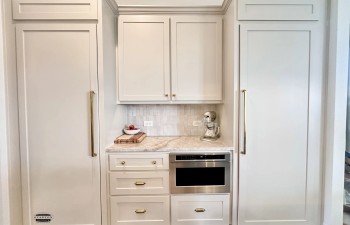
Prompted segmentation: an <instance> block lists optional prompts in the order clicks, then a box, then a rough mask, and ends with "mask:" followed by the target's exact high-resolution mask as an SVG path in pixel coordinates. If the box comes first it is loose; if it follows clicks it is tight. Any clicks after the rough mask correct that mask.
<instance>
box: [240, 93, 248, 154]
mask: <svg viewBox="0 0 350 225" xmlns="http://www.w3.org/2000/svg"><path fill="white" fill-rule="evenodd" d="M242 93H243V116H244V119H243V151H241V154H242V155H245V154H247V90H242Z"/></svg>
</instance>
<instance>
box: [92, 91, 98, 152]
mask: <svg viewBox="0 0 350 225" xmlns="http://www.w3.org/2000/svg"><path fill="white" fill-rule="evenodd" d="M94 97H95V91H90V139H91V140H90V141H91V156H92V157H95V156H97V154H96V153H95V142H94Z"/></svg>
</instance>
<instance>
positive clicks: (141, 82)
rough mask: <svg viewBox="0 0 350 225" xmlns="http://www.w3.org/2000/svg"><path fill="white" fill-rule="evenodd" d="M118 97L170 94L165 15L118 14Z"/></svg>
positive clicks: (129, 98)
mask: <svg viewBox="0 0 350 225" xmlns="http://www.w3.org/2000/svg"><path fill="white" fill-rule="evenodd" d="M118 30H119V33H118V56H119V100H120V101H159V102H166V101H168V100H169V98H170V70H169V57H170V56H169V17H165V16H120V17H119V29H118Z"/></svg>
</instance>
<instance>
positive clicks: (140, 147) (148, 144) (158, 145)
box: [107, 136, 233, 152]
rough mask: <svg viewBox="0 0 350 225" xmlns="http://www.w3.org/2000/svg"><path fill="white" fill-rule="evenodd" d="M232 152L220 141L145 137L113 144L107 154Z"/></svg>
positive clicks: (194, 137) (195, 138) (196, 138)
mask: <svg viewBox="0 0 350 225" xmlns="http://www.w3.org/2000/svg"><path fill="white" fill-rule="evenodd" d="M197 150H198V151H232V150H233V147H232V146H230V145H228V144H225V143H224V142H223V141H222V140H220V139H218V140H216V141H211V142H208V141H201V140H200V139H199V137H198V136H190V137H188V136H187V137H146V138H145V139H144V140H143V141H142V142H141V143H137V144H113V145H111V146H109V147H108V148H107V152H130V151H131V152H147V151H149V152H152V151H157V152H171V151H197Z"/></svg>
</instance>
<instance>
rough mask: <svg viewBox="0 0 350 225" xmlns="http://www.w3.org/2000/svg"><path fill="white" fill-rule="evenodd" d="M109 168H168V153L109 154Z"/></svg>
mask: <svg viewBox="0 0 350 225" xmlns="http://www.w3.org/2000/svg"><path fill="white" fill-rule="evenodd" d="M109 169H110V170H111V171H116V170H168V169H169V154H150V153H149V154H118V155H110V156H109Z"/></svg>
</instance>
